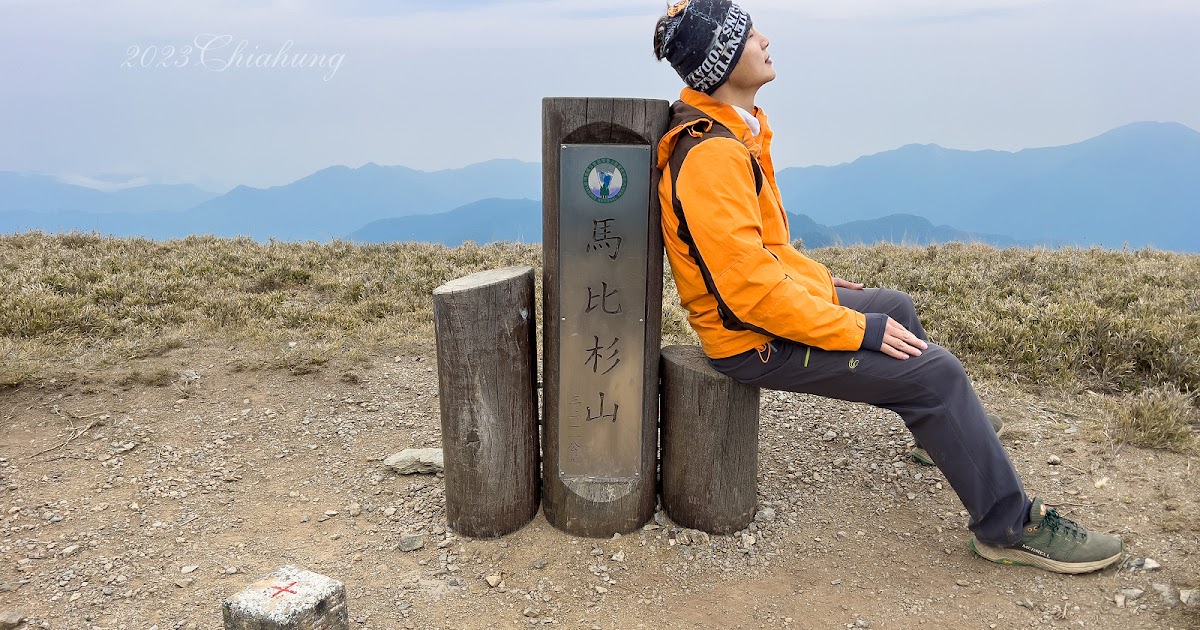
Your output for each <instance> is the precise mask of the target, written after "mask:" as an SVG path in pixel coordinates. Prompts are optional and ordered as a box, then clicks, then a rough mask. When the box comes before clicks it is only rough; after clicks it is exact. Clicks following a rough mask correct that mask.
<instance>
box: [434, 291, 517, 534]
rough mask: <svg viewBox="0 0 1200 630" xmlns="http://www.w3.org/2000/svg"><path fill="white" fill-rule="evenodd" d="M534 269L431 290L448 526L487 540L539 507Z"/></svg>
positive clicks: (508, 530) (513, 527) (513, 526)
mask: <svg viewBox="0 0 1200 630" xmlns="http://www.w3.org/2000/svg"><path fill="white" fill-rule="evenodd" d="M533 287H534V283H533V269H532V268H530V267H507V268H504V269H493V270H488V271H481V272H479V273H474V274H471V275H469V276H465V277H463V278H459V279H457V280H451V281H450V282H447V283H446V284H443V285H442V286H440V287H438V288H436V289H434V291H433V313H434V326H435V334H436V337H437V363H438V397H439V399H440V404H441V419H442V448H443V454H444V460H445V476H446V521H447V523H448V524H449V525H450V527H451V529H453V530H454V531H456V532H458V533H460V534H463V535H466V536H471V537H475V538H493V537H496V536H502V535H504V534H508V533H511V532H514V531H516V530H518V529H520V528H521V527H522V526H523V525H525V523H528V522H529V521H530V519H532V518H533V516H534V514H536V513H537V509H538V493H539V483H538V477H539V476H538V406H537V363H536V356H537V354H536V353H537V342H536V338H535V330H536V329H535V327H534V326H535V322H534V320H535V316H534V293H533V291H534V288H533Z"/></svg>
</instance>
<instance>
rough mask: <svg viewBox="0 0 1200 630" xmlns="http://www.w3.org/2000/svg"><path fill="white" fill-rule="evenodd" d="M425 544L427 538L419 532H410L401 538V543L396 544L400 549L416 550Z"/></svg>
mask: <svg viewBox="0 0 1200 630" xmlns="http://www.w3.org/2000/svg"><path fill="white" fill-rule="evenodd" d="M424 546H425V539H424V538H423V537H422V536H420V535H417V534H410V535H408V536H404V537H402V538H400V544H399V545H397V546H396V548H397V549H399V550H400V551H416V550H418V549H420V548H421V547H424Z"/></svg>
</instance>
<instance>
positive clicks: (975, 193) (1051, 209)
mask: <svg viewBox="0 0 1200 630" xmlns="http://www.w3.org/2000/svg"><path fill="white" fill-rule="evenodd" d="M778 181H779V186H780V189H781V191H782V192H783V196H784V203H785V206H786V207H787V208H788V209H789V210H790V213H789V214H790V215H792V216H791V226H792V234H793V236H794V237H796V238H801V239H803V240H804V241H805V243H806V244H807V245H808V246H810V247H815V246H819V245H823V244H830V243H839V242H841V243H855V242H875V241H879V240H887V241H892V242H905V243H911V244H924V243H929V242H944V241H949V240H978V241H983V242H988V243H992V244H996V245H1001V246H1004V245H1013V244H1073V245H1101V246H1105V247H1121V246H1123V245H1126V244H1128V245H1129V246H1131V247H1142V246H1147V245H1150V246H1154V247H1158V248H1161V249H1171V250H1177V251H1189V252H1197V251H1200V219H1198V218H1197V217H1198V216H1200V132H1197V131H1194V130H1192V129H1189V128H1188V127H1185V126H1183V125H1179V124H1176V123H1135V124H1132V125H1126V126H1124V127H1120V128H1118V129H1114V130H1112V131H1110V132H1108V133H1105V134H1102V135H1100V136H1097V137H1095V138H1092V139H1090V140H1086V141H1083V142H1080V143H1077V144H1072V145H1067V146H1061V147H1048V148H1040V149H1026V150H1023V151H1017V152H1012V153H1010V152H1003V151H959V150H954V149H944V148H942V147H939V146H936V145H909V146H905V147H901V148H899V149H896V150H893V151H885V152H883V153H878V154H875V155H870V156H865V157H862V158H859V159H857V160H855V161H854V162H850V163H847V164H839V165H837V166H811V167H803V168H787V169H783V170H781V171H779V173H778ZM540 197H541V167H540V165H539V164H536V163H530V162H521V161H517V160H493V161H490V162H483V163H480V164H473V165H471V166H467V167H464V168H460V169H449V170H442V171H435V172H423V171H417V170H413V169H409V168H405V167H400V166H379V165H377V164H367V165H365V166H362V167H359V168H353V169H352V168H349V167H345V166H334V167H330V168H327V169H323V170H321V171H318V172H316V173H313V174H312V175H309V176H308V177H305V178H303V179H300V180H297V181H295V182H292V183H291V184H288V185H285V186H275V187H271V188H250V187H247V186H239V187H237V188H235V189H233V190H231V191H229V192H228V193H225V194H223V195H217V194H214V193H211V192H206V191H203V190H200V189H198V188H196V187H194V186H187V185H181V186H144V187H137V188H128V189H125V190H121V191H117V192H103V191H98V190H93V189H90V188H84V187H81V186H74V185H70V184H64V183H61V182H59V181H57V180H55V179H54V178H52V177H49V176H44V175H31V174H22V173H2V172H0V232H17V231H25V230H31V229H38V230H43V231H50V232H60V231H70V230H82V231H98V232H101V233H104V234H113V235H120V236H130V235H138V236H147V237H151V238H174V237H180V236H185V235H187V234H193V233H203V234H216V235H220V236H235V235H247V236H251V237H253V238H256V239H259V240H266V239H268V238H275V239H278V240H328V239H331V238H350V239H353V240H356V241H364V242H378V241H388V240H428V241H436V242H444V243H448V244H456V243H459V242H462V241H464V240H474V241H480V242H484V241H490V240H519V241H523V242H535V241H538V240H540V238H541V203H540V202H539V201H536V200H537V199H539V198H540ZM950 226H953V227H950Z"/></svg>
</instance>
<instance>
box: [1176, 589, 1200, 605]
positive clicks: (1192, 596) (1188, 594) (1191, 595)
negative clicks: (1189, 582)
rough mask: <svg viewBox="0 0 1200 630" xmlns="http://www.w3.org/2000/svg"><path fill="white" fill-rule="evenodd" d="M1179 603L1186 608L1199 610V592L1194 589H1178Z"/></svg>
mask: <svg viewBox="0 0 1200 630" xmlns="http://www.w3.org/2000/svg"><path fill="white" fill-rule="evenodd" d="M1179 601H1180V602H1182V603H1183V605H1184V606H1187V607H1188V608H1200V591H1198V590H1196V589H1190V588H1189V589H1180V590H1179Z"/></svg>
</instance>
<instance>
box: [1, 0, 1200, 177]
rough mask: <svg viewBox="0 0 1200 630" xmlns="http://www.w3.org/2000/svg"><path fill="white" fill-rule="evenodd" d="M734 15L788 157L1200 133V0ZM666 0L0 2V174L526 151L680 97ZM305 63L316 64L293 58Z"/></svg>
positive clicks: (1055, 1) (242, 173)
mask: <svg viewBox="0 0 1200 630" xmlns="http://www.w3.org/2000/svg"><path fill="white" fill-rule="evenodd" d="M742 5H743V6H744V7H746V9H747V10H749V11H750V14H751V16H752V17H753V19H754V22H755V25H756V26H757V27H758V28H759V29H760V30H761V31H762V32H763V33H764V34H766V35H767V36H768V37H769V38H770V40H771V48H770V50H771V53H772V59H773V61H774V64H775V68H776V69H777V70H778V72H779V78H778V79H777V80H776V81H775V82H774V83H772V84H771V85H768V86H767V87H766V88H764V89H763V91H762V92H760V94H759V101H758V104H759V105H761V106H762V107H764V108H765V109H766V111H767V113H768V115H769V116H770V117H771V122H772V125H773V126H774V128H775V131H776V147H775V163H776V165H777V166H778V167H780V168H782V167H785V166H803V165H809V164H836V163H839V162H845V161H850V160H853V159H854V158H856V157H858V156H860V155H864V154H870V153H875V152H878V151H882V150H887V149H892V148H896V147H898V146H901V145H904V144H909V143H914V142H915V143H937V144H940V145H942V146H946V147H953V148H962V149H1004V150H1016V149H1021V148H1025V147H1032V146H1050V145H1058V144H1068V143H1072V142H1077V141H1079V140H1083V139H1086V138H1089V137H1091V136H1094V135H1097V134H1099V133H1102V132H1104V131H1107V130H1108V129H1111V128H1113V127H1117V126H1120V125H1123V124H1126V123H1130V122H1134V121H1142V120H1156V121H1176V122H1181V123H1183V124H1185V125H1188V126H1189V127H1192V128H1193V129H1200V80H1198V74H1197V73H1198V72H1200V70H1198V68H1200V2H1198V1H1197V0H838V1H835V2H830V1H829V0H824V1H821V2H816V1H812V0H745V2H743V3H742ZM665 6H666V3H665V2H662V1H660V0H611V1H609V2H596V1H594V0H586V1H585V0H524V1H518V0H465V1H463V0H455V1H446V2H439V1H435V0H386V1H385V0H245V1H236V2H235V1H233V0H205V1H204V2H174V1H172V2H164V1H162V0H145V1H137V0H113V1H107V2H106V1H103V0H0V59H3V68H4V69H5V73H4V80H3V81H0V115H2V122H0V170H16V171H30V172H42V173H50V174H55V175H59V176H63V177H70V178H74V181H88V179H89V178H91V179H94V180H105V181H116V182H181V181H187V182H194V183H197V184H200V185H202V186H205V187H207V188H210V189H212V190H216V191H223V190H225V189H227V188H229V187H231V186H234V185H236V184H248V185H252V186H270V185H278V184H285V183H288V182H290V181H293V180H295V179H297V178H300V177H303V176H305V175H307V174H309V173H311V172H313V171H315V170H318V169H321V168H324V167H327V166H330V165H333V164H347V165H350V166H359V165H361V164H364V163H366V162H376V163H379V164H389V165H390V164H399V165H404V166H410V167H413V168H419V169H422V170H435V169H441V168H448V167H457V166H463V165H466V164H470V163H473V162H479V161H483V160H488V159H492V158H518V159H522V160H528V161H536V160H538V159H540V134H541V128H540V124H541V118H540V116H541V99H542V97H545V96H633V97H646V98H663V99H668V100H674V99H675V98H676V97H677V95H678V92H679V87H680V82H679V79H678V77H677V76H676V75H675V73H674V72H673V71H672V70H671V68H670V67H669V66H668V65H667V64H666V63H658V62H656V61H654V58H653V55H652V54H651V43H650V42H651V35H652V30H653V25H654V21H655V19H656V17H657V16H658V15H659V14H660V13H661V12H662V10H663V9H664V8H665ZM167 47H173V50H169V49H168V48H167ZM185 47H190V48H191V50H190V51H189V50H186V49H185ZM239 47H240V48H239ZM281 50H283V52H284V54H285V55H286V57H284V58H283V59H284V63H280V62H279V61H275V66H276V67H254V65H255V64H262V63H270V62H271V61H272V60H275V59H279V58H281V57H282V56H281V55H280V52H281ZM239 51H240V52H239ZM168 53H173V54H171V55H170V56H168ZM239 54H240V57H239ZM302 54H303V55H308V56H307V57H304V58H303V60H304V63H306V64H307V63H312V62H313V60H316V61H317V62H318V64H319V66H318V67H285V66H288V64H290V63H295V62H296V61H297V60H298V59H300V58H299V57H298V56H299V55H302ZM147 66H149V67H147ZM159 66H166V67H159Z"/></svg>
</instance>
